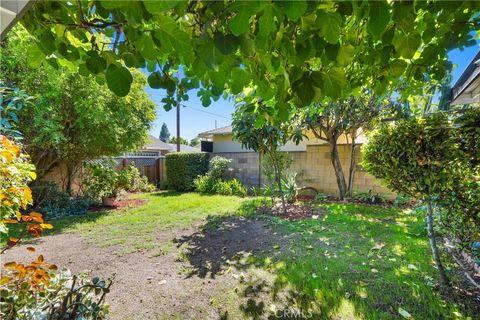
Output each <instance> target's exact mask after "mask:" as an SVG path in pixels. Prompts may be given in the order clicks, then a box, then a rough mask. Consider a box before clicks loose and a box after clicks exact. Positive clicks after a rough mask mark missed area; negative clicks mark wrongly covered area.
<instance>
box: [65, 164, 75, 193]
mask: <svg viewBox="0 0 480 320" xmlns="http://www.w3.org/2000/svg"><path fill="white" fill-rule="evenodd" d="M66 167H67V182H66V186H65V191H66V192H67V193H68V194H69V195H70V196H72V193H73V191H72V184H73V174H74V166H73V165H71V164H69V163H67V165H66Z"/></svg>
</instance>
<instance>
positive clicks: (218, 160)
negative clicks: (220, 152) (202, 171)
mask: <svg viewBox="0 0 480 320" xmlns="http://www.w3.org/2000/svg"><path fill="white" fill-rule="evenodd" d="M230 162H232V160H231V159H227V158H224V157H220V156H215V157H213V158H212V159H210V162H209V165H208V172H207V175H208V176H210V177H211V178H213V179H225V173H226V171H227V169H228V164H229V163H230Z"/></svg>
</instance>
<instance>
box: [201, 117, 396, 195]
mask: <svg viewBox="0 0 480 320" xmlns="http://www.w3.org/2000/svg"><path fill="white" fill-rule="evenodd" d="M306 135H307V137H308V139H304V140H303V141H302V142H300V144H298V145H296V144H295V143H293V142H288V143H286V144H285V145H283V146H282V147H280V150H281V151H284V152H288V153H289V154H290V156H291V157H292V160H293V163H292V165H291V169H292V170H294V171H296V172H298V173H299V174H300V177H301V180H302V181H301V183H300V184H301V185H304V186H310V187H314V188H316V189H317V190H319V191H321V192H325V193H328V194H333V195H338V187H337V182H336V177H335V172H334V170H333V167H332V163H331V161H330V147H329V145H328V144H327V143H326V142H325V141H323V140H320V139H317V138H315V137H314V136H313V134H311V133H309V132H307V133H306ZM198 136H199V137H200V138H201V140H202V142H201V145H202V151H206V152H210V153H211V155H212V156H215V155H219V156H222V157H226V158H229V159H231V160H232V162H231V163H230V169H231V173H232V176H234V177H236V178H238V179H239V180H240V181H242V182H243V183H244V184H247V185H251V186H261V185H262V184H263V183H264V177H263V176H262V172H261V171H262V169H261V161H262V159H261V157H260V155H259V154H258V153H256V152H254V151H253V150H249V149H245V148H243V147H242V145H241V143H239V142H237V141H235V140H234V139H233V133H232V126H226V127H222V128H218V129H213V130H209V131H206V132H202V133H200V134H199V135H198ZM365 141H366V136H364V135H360V137H358V138H357V141H356V143H357V144H363V143H365ZM350 148H351V144H350V142H349V139H348V138H347V137H346V136H341V137H340V138H339V140H338V152H339V155H340V160H341V163H342V167H343V170H344V173H345V175H348V168H349V163H350ZM356 160H357V163H360V160H361V154H360V151H359V150H358V151H357V152H356ZM353 190H354V192H369V191H372V192H373V193H380V194H383V195H385V196H387V197H393V196H394V195H393V193H392V192H391V191H390V190H388V189H387V188H385V187H384V186H382V184H381V181H379V180H378V179H376V178H375V177H373V176H371V175H369V174H368V173H366V172H365V171H364V170H363V169H362V167H361V166H360V165H357V168H356V173H355V182H354V188H353Z"/></svg>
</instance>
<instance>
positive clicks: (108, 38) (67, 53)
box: [22, 0, 480, 120]
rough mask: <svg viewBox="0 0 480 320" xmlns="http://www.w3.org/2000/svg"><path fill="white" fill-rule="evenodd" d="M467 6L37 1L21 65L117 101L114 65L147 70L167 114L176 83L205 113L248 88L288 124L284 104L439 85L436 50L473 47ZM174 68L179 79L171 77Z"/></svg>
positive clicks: (123, 89) (264, 114)
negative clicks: (61, 68)
mask: <svg viewBox="0 0 480 320" xmlns="http://www.w3.org/2000/svg"><path fill="white" fill-rule="evenodd" d="M478 8H479V7H478V3H476V2H474V1H464V2H458V3H457V2H455V5H451V2H446V1H430V2H424V1H415V2H411V3H399V2H398V3H397V2H387V1H381V2H378V1H373V2H365V3H361V4H359V3H357V2H355V1H345V2H341V3H336V2H330V3H320V2H319V3H313V2H306V1H295V2H270V1H263V2H258V3H251V2H242V1H227V2H218V3H215V5H212V4H211V3H209V2H201V1H200V2H199V1H179V2H173V1H172V2H158V3H157V2H156V1H143V2H142V1H134V2H133V1H132V2H127V1H120V2H119V1H114V2H112V1H106V0H100V1H95V2H88V1H84V2H82V1H81V2H79V3H75V2H60V3H57V2H51V1H37V2H36V3H35V5H34V7H33V8H32V10H29V11H28V12H27V14H26V16H25V17H24V19H23V20H22V23H23V25H24V26H25V27H26V28H27V30H28V31H29V32H30V33H31V34H32V35H33V36H34V38H35V40H36V41H32V43H31V46H30V47H29V48H28V49H27V50H26V52H27V54H26V55H27V56H28V57H29V60H28V64H29V65H30V66H32V67H38V65H39V64H41V63H42V62H45V61H48V62H49V63H51V64H53V65H65V66H67V67H68V68H70V69H72V70H77V69H78V70H79V71H81V74H83V75H95V76H96V77H99V78H100V79H102V81H105V78H106V82H107V85H108V87H109V88H110V89H111V90H113V91H114V92H116V93H117V94H119V95H125V94H126V93H128V90H129V88H130V85H131V82H132V81H131V80H132V79H131V77H128V73H129V72H130V71H129V70H128V69H126V68H124V67H123V66H122V63H125V65H126V66H127V67H135V68H146V69H147V70H148V71H149V72H150V76H149V78H152V81H149V83H150V85H151V86H152V87H154V88H163V89H167V94H168V96H167V98H166V99H165V100H164V102H165V108H166V109H171V108H172V106H174V105H175V99H174V95H175V92H176V91H177V90H176V88H177V87H180V88H181V87H183V88H185V86H186V84H187V82H188V86H189V87H190V88H199V87H202V90H200V92H199V95H200V98H201V100H202V103H203V104H204V105H205V106H208V105H209V104H210V103H211V101H212V100H215V99H218V98H219V97H220V96H221V95H222V94H223V92H224V91H225V90H227V91H230V92H232V93H234V94H237V93H239V92H241V91H242V89H244V88H245V87H252V88H256V90H257V91H258V95H259V96H260V97H262V98H263V99H264V100H268V99H270V98H271V97H276V103H275V106H274V108H272V109H271V110H268V111H267V110H259V116H260V117H261V118H262V119H263V120H272V119H273V120H275V119H287V114H286V113H285V105H287V104H290V103H291V104H294V105H297V106H305V105H309V104H310V103H311V102H315V101H317V102H318V101H321V100H323V99H330V98H333V99H337V98H346V97H348V96H350V95H351V94H352V93H355V92H358V90H359V89H360V88H361V87H362V86H363V85H364V84H365V83H373V84H374V88H372V89H373V90H374V91H375V93H377V94H382V93H384V92H385V91H387V90H388V89H389V86H396V85H397V84H398V82H399V81H400V79H406V80H407V81H410V82H411V84H412V85H411V87H409V88H408V90H404V91H402V92H401V94H404V95H405V96H407V95H410V94H411V93H412V92H414V91H415V89H418V88H421V87H423V85H424V82H423V80H424V79H423V75H424V74H425V73H427V72H429V73H430V74H431V76H432V79H433V80H435V81H440V80H441V79H442V78H443V76H444V74H445V72H446V71H447V70H448V69H449V68H450V66H451V65H450V64H449V63H448V62H447V61H446V57H447V51H448V50H450V49H452V48H453V47H457V46H458V47H460V48H463V47H464V46H469V45H474V44H475V40H474V36H475V31H476V30H477V29H478V21H479V20H480V17H479V16H478V14H477V13H478ZM159 21H161V23H159ZM439 25H441V26H442V28H438V26H439ZM253 56H255V59H252V57H253ZM365 65H368V67H364V66H365ZM180 66H182V69H183V70H184V73H185V76H186V77H187V79H188V80H189V81H185V82H184V83H181V81H178V80H177V79H174V77H172V75H173V74H174V73H175V72H176V71H177V70H178V69H179V67H180ZM345 70H347V71H348V72H346V71H345ZM182 82H183V80H182ZM181 91H184V92H185V89H182V90H181ZM185 98H186V97H185ZM182 99H184V98H182Z"/></svg>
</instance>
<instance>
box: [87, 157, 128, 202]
mask: <svg viewBox="0 0 480 320" xmlns="http://www.w3.org/2000/svg"><path fill="white" fill-rule="evenodd" d="M86 167H87V170H88V171H87V172H88V175H87V178H86V179H85V181H84V183H85V187H86V192H87V194H88V195H89V196H90V197H91V198H92V199H96V200H97V201H101V202H102V204H103V205H104V206H108V207H112V206H114V203H115V199H116V198H117V197H118V194H119V193H120V191H121V190H122V186H121V183H120V181H119V175H118V173H117V172H116V171H115V162H114V161H107V160H104V161H102V162H99V163H89V164H87V165H86Z"/></svg>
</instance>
